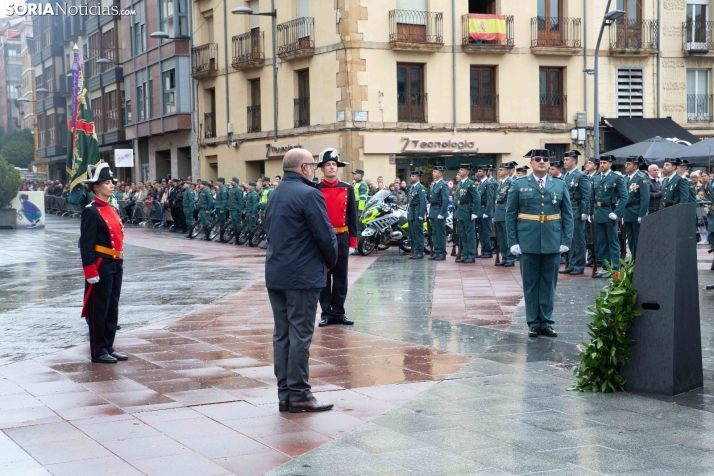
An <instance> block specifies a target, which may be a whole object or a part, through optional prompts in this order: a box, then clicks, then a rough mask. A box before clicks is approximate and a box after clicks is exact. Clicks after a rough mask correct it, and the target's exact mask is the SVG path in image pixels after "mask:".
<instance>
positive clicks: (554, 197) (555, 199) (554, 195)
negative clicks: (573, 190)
mask: <svg viewBox="0 0 714 476" xmlns="http://www.w3.org/2000/svg"><path fill="white" fill-rule="evenodd" d="M556 203H558V196H557V195H556V194H553V205H555V204H556Z"/></svg>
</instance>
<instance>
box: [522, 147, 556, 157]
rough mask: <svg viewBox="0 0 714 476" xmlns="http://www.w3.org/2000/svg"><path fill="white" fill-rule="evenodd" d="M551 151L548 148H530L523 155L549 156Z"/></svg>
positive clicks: (551, 153)
mask: <svg viewBox="0 0 714 476" xmlns="http://www.w3.org/2000/svg"><path fill="white" fill-rule="evenodd" d="M552 155H553V152H552V151H550V150H549V149H531V150H529V151H528V152H527V153H526V155H524V156H523V157H548V158H550V157H551V156H552Z"/></svg>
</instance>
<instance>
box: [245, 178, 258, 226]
mask: <svg viewBox="0 0 714 476" xmlns="http://www.w3.org/2000/svg"><path fill="white" fill-rule="evenodd" d="M258 200H259V197H258V192H256V191H255V182H248V195H247V196H246V197H245V219H246V221H248V231H249V232H250V233H253V232H254V231H255V227H256V225H257V222H258Z"/></svg>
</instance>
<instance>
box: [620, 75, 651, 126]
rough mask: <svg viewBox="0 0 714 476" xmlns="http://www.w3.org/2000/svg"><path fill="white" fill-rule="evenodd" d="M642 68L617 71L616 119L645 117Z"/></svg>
mask: <svg viewBox="0 0 714 476" xmlns="http://www.w3.org/2000/svg"><path fill="white" fill-rule="evenodd" d="M643 79H644V78H643V71H642V68H618V69H617V117H645V106H644V82H643Z"/></svg>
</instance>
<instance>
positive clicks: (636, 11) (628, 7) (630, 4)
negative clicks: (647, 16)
mask: <svg viewBox="0 0 714 476" xmlns="http://www.w3.org/2000/svg"><path fill="white" fill-rule="evenodd" d="M617 9H618V10H623V11H624V12H625V16H624V19H625V20H631V21H637V20H641V19H642V3H641V0H617Z"/></svg>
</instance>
